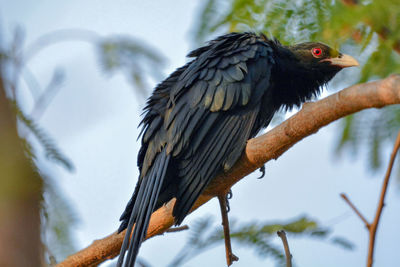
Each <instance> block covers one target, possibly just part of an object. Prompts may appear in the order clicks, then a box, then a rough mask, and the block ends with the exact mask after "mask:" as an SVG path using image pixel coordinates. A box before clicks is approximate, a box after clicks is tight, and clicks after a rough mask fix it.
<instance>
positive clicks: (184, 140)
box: [117, 32, 358, 267]
mask: <svg viewBox="0 0 400 267" xmlns="http://www.w3.org/2000/svg"><path fill="white" fill-rule="evenodd" d="M188 57H189V58H191V60H190V61H189V62H188V63H186V64H185V65H184V66H183V67H180V68H178V69H176V70H175V71H174V72H173V73H172V74H171V75H170V76H169V77H168V78H166V79H165V80H164V81H162V82H161V83H160V84H158V85H157V86H156V88H155V89H154V91H153V93H152V95H151V96H150V97H149V98H148V100H147V102H146V106H145V108H144V114H143V115H144V117H143V119H142V121H141V122H140V124H139V126H141V127H142V129H141V133H140V136H141V148H140V150H139V153H138V162H137V164H138V168H139V172H140V174H139V178H138V182H137V184H136V187H135V190H134V192H133V195H132V197H131V199H130V200H129V202H128V204H127V206H126V208H125V211H124V212H123V214H122V215H121V218H120V221H121V224H120V227H119V229H118V232H121V231H123V230H124V229H127V231H126V234H125V238H124V241H123V244H122V247H121V251H120V256H119V259H118V262H117V266H126V267H132V266H134V264H135V260H136V258H137V255H138V252H139V248H140V245H141V243H142V242H143V240H144V239H145V237H146V233H147V229H148V225H149V220H150V216H151V214H152V212H153V211H155V210H157V209H158V208H160V207H161V206H163V205H164V204H165V203H167V202H168V201H170V200H171V199H173V198H175V199H176V202H175V205H174V208H173V216H174V218H175V224H176V225H179V224H181V223H182V221H183V220H184V218H185V217H186V216H187V215H188V213H189V212H190V209H191V208H192V206H193V204H194V203H195V201H196V200H197V198H198V197H199V196H200V195H201V193H202V192H203V191H204V190H205V188H206V187H207V185H208V184H209V183H210V181H211V180H212V179H213V178H214V177H216V176H217V175H218V174H220V173H223V172H227V171H229V170H230V169H231V168H232V166H233V165H234V164H235V162H236V161H237V160H238V159H239V157H240V156H241V154H242V152H243V151H244V149H245V146H246V142H247V140H248V139H250V138H252V137H254V136H256V134H257V133H258V132H259V131H260V130H261V129H263V128H265V127H267V126H268V125H269V123H270V122H271V119H272V117H273V115H274V114H275V113H276V112H277V111H279V110H284V111H285V110H290V109H292V108H294V107H299V106H301V104H302V103H304V102H306V101H309V100H312V99H313V98H315V97H317V96H318V95H319V94H320V92H321V91H322V89H323V87H324V85H325V84H326V83H328V82H329V81H330V80H331V79H332V78H333V77H334V76H335V75H336V74H337V73H338V72H339V71H340V70H342V69H343V68H347V67H351V66H357V65H358V62H357V60H355V59H354V58H353V57H351V56H349V55H346V54H342V53H340V52H339V51H338V50H336V49H333V48H331V47H329V46H327V45H325V44H323V43H319V42H304V43H299V44H295V45H289V46H286V45H282V44H281V43H280V42H279V41H278V40H277V39H274V38H268V37H267V36H266V35H265V34H263V33H254V32H233V33H228V34H225V35H222V36H219V37H217V38H215V39H213V40H211V41H209V42H208V43H207V44H205V45H204V46H202V47H200V48H198V49H195V50H193V51H192V52H190V53H189V54H188ZM218 199H219V201H220V204H221V213H222V217H223V218H224V212H226V210H225V211H224V208H223V207H224V205H225V206H226V201H224V200H225V198H224V197H222V196H221V197H219V198H218ZM133 226H135V227H133ZM224 227H225V225H224ZM132 229H133V234H132V237H131V238H130V234H131V232H132ZM228 229H229V228H228ZM224 230H225V229H224ZM224 233H225V240H228V239H229V230H228V232H225V231H224ZM225 245H226V246H227V255H226V256H227V264H228V266H229V265H230V264H232V262H233V261H235V260H237V257H236V256H235V255H234V254H233V253H232V252H231V247H230V240H229V241H228V242H227V241H226V242H225ZM228 251H229V252H228ZM125 256H126V258H125Z"/></svg>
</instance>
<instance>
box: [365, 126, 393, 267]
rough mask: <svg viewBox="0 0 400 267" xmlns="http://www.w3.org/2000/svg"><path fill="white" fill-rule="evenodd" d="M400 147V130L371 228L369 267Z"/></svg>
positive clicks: (369, 266) (370, 266) (372, 259)
mask: <svg viewBox="0 0 400 267" xmlns="http://www.w3.org/2000/svg"><path fill="white" fill-rule="evenodd" d="M399 148H400V131H399V133H398V135H397V138H396V142H395V144H394V147H393V151H392V154H391V156H390V161H389V165H388V168H387V170H386V174H385V179H384V180H383V184H382V189H381V195H380V198H379V203H378V207H377V209H376V213H375V218H374V221H373V222H372V223H371V225H370V228H369V245H368V262H367V266H368V267H372V264H373V261H374V249H375V237H376V230H377V229H378V225H379V220H380V219H381V214H382V210H383V207H384V206H385V195H386V192H387V188H388V185H389V178H390V174H391V173H392V169H393V164H394V160H395V158H396V155H397V151H399Z"/></svg>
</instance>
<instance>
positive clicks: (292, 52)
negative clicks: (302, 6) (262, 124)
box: [274, 42, 359, 108]
mask: <svg viewBox="0 0 400 267" xmlns="http://www.w3.org/2000/svg"><path fill="white" fill-rule="evenodd" d="M275 59H276V62H277V64H276V69H275V73H274V75H275V76H274V77H276V79H275V84H276V87H277V88H279V89H278V90H276V97H277V98H278V99H279V101H281V103H284V104H285V105H286V107H288V108H291V107H292V106H294V105H296V106H299V105H300V104H301V103H302V102H304V101H308V100H310V99H312V98H313V97H314V96H316V95H318V94H319V92H320V91H321V89H322V86H323V85H324V84H326V83H327V82H329V81H330V80H331V79H332V78H333V77H334V76H335V75H336V74H337V73H338V72H339V71H340V70H342V69H343V68H347V67H352V66H358V65H359V64H358V62H357V60H355V59H354V58H353V57H351V56H349V55H345V54H342V53H340V52H339V51H337V50H336V49H333V48H331V47H329V46H327V45H325V44H322V43H314V42H307V43H300V44H296V45H292V46H280V47H279V46H278V49H277V56H276V57H275Z"/></svg>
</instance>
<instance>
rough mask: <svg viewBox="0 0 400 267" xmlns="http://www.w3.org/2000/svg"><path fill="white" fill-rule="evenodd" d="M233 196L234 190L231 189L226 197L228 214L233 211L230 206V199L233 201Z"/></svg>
mask: <svg viewBox="0 0 400 267" xmlns="http://www.w3.org/2000/svg"><path fill="white" fill-rule="evenodd" d="M232 196H233V194H232V189H230V190H229V192H228V193H227V194H226V196H225V199H226V212H230V211H231V206H230V205H229V199H231V198H232Z"/></svg>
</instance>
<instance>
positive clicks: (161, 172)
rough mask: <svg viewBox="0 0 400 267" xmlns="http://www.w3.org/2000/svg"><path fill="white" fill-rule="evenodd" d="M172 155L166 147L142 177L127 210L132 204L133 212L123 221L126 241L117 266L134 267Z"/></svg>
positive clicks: (126, 213)
mask: <svg viewBox="0 0 400 267" xmlns="http://www.w3.org/2000/svg"><path fill="white" fill-rule="evenodd" d="M169 159H170V155H167V154H166V152H165V149H163V151H162V152H161V153H160V154H159V155H158V156H157V157H156V159H155V162H154V163H153V164H152V168H151V170H150V171H149V172H148V174H147V175H146V176H145V177H143V178H142V180H141V182H140V185H139V188H137V190H135V194H134V196H133V197H132V199H134V203H133V202H131V201H130V202H129V203H128V206H127V210H128V209H129V207H130V206H131V207H132V208H131V214H130V218H129V222H128V224H126V220H125V221H123V222H122V224H121V227H120V229H121V228H123V226H122V225H124V227H126V225H127V231H126V234H125V238H124V242H123V244H122V247H121V252H120V256H119V259H118V263H117V267H121V266H123V265H124V266H126V267H132V266H134V264H135V260H136V257H137V254H138V252H139V248H140V245H141V243H142V242H143V240H144V238H145V237H146V233H147V228H148V226H149V223H150V217H151V214H152V213H153V210H154V206H155V204H156V202H157V199H158V196H159V194H160V189H161V186H162V183H163V181H164V178H165V174H166V171H167V167H168V163H169ZM127 210H126V211H125V212H124V218H125V219H126V218H127V217H128V213H129V210H128V211H127ZM134 225H135V228H134V229H133V235H132V238H131V239H130V241H129V237H130V233H131V232H132V228H133V226H134ZM128 243H129V247H128ZM126 250H128V253H127V258H126V260H125V262H124V257H125V253H126Z"/></svg>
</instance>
